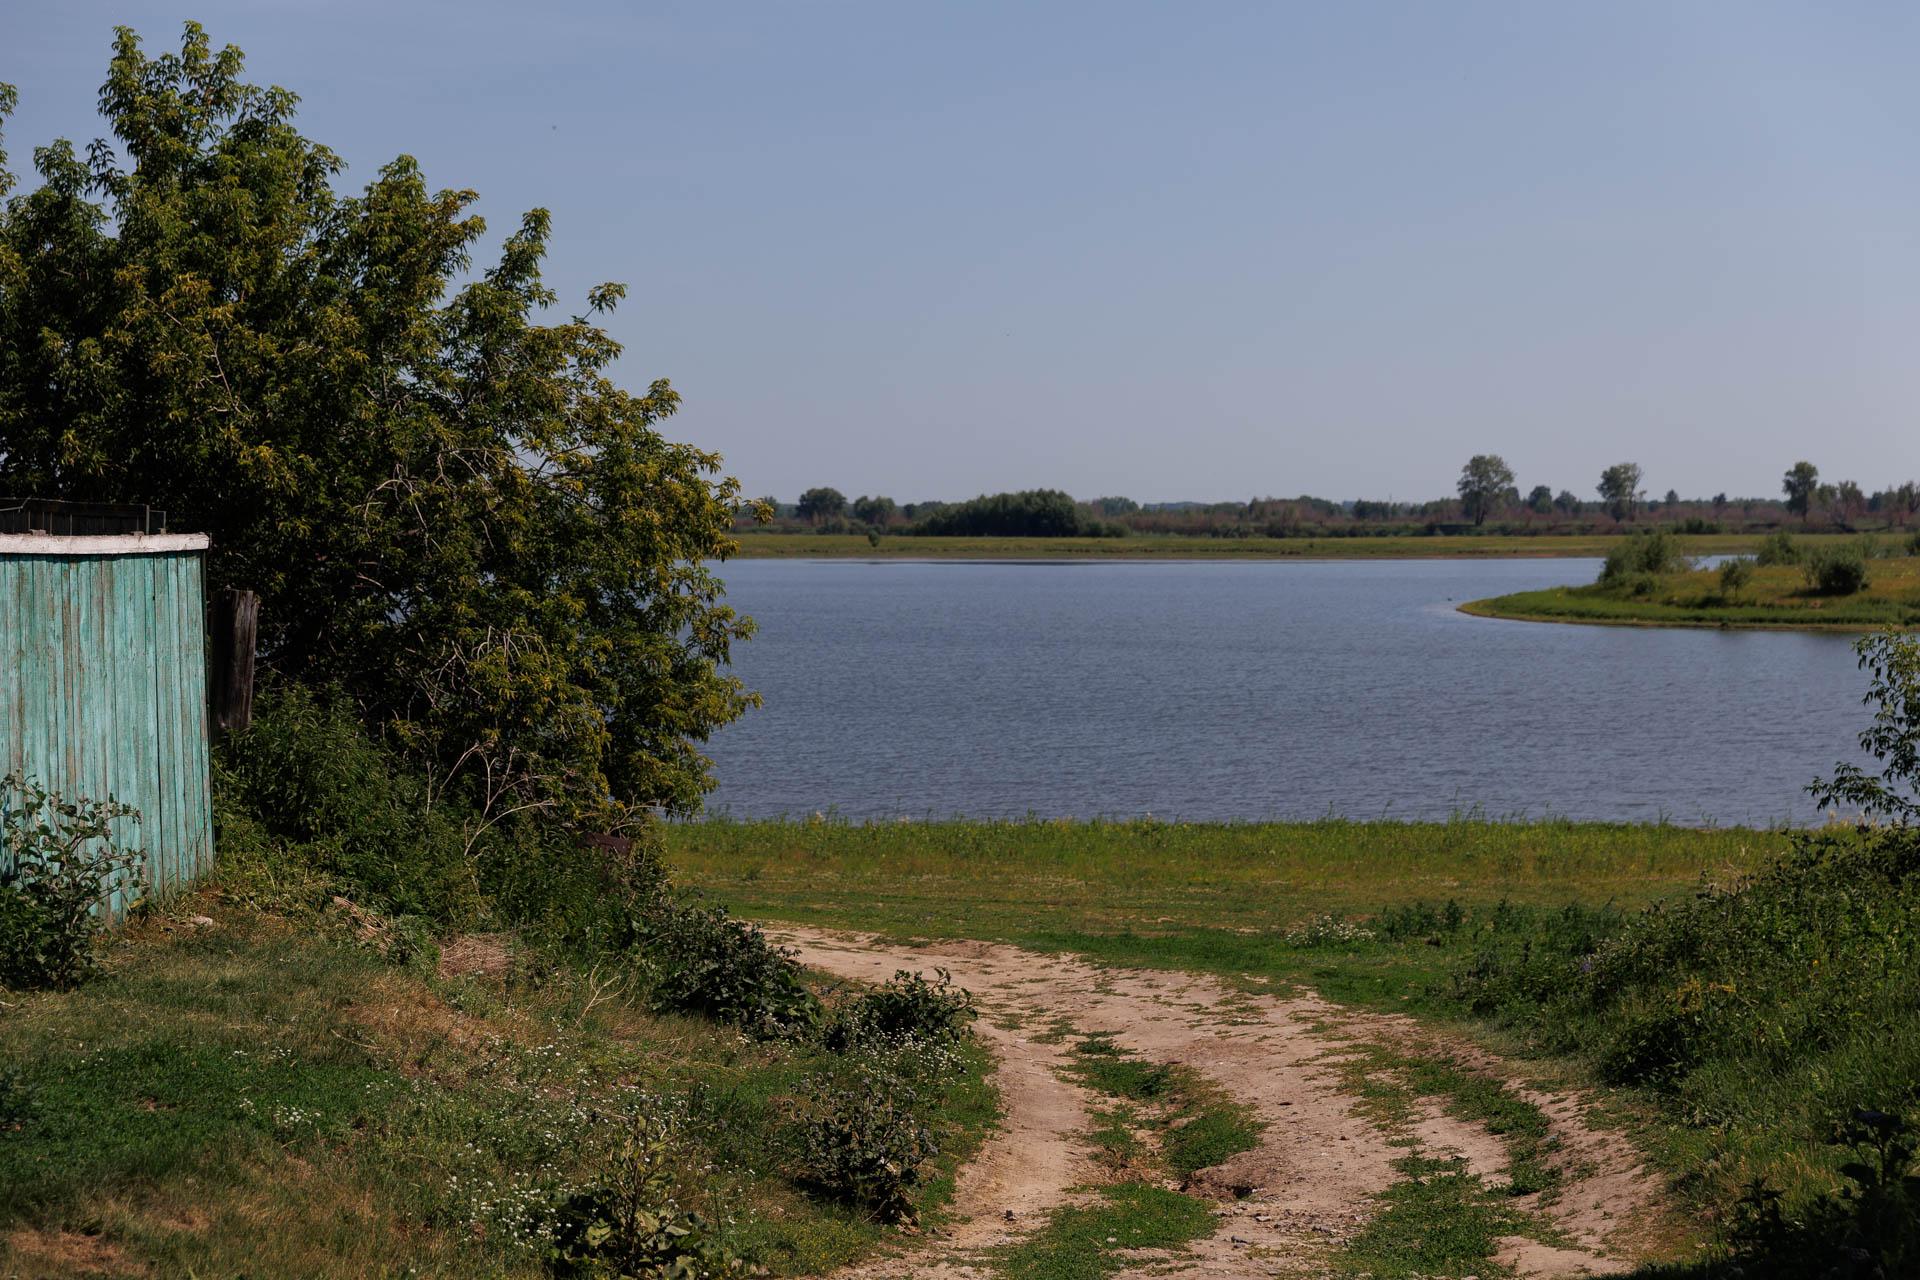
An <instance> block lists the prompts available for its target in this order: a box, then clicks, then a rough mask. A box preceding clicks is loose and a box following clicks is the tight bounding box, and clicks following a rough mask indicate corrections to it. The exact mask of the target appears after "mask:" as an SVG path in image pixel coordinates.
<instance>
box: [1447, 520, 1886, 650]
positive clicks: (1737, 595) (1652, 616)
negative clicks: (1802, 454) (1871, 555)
mask: <svg viewBox="0 0 1920 1280" xmlns="http://www.w3.org/2000/svg"><path fill="white" fill-rule="evenodd" d="M1809 541H1811V540H1810V539H1809ZM1688 554H1698V553H1696V552H1688ZM1866 566H1867V575H1868V582H1867V585H1866V587H1865V588H1864V589H1862V590H1860V591H1858V592H1855V593H1853V594H1851V595H1844V596H1835V595H1824V594H1821V593H1820V592H1818V591H1816V590H1814V589H1812V588H1811V587H1810V586H1809V585H1808V583H1807V581H1806V576H1805V574H1804V573H1803V571H1802V570H1801V568H1800V567H1799V566H1797V565H1767V566H1760V567H1758V568H1755V569H1753V570H1752V572H1751V581H1750V582H1748V583H1747V584H1746V585H1744V586H1743V587H1741V588H1740V589H1738V590H1737V591H1729V589H1728V588H1727V587H1726V585H1725V584H1724V583H1723V582H1722V581H1721V578H1720V575H1719V574H1718V573H1717V572H1715V571H1714V570H1708V569H1702V570H1695V571H1693V572H1690V573H1679V574H1674V575H1671V576H1669V577H1665V578H1661V579H1659V580H1657V582H1655V583H1653V584H1650V585H1651V588H1652V589H1651V590H1649V591H1647V592H1645V593H1635V592H1633V591H1631V590H1627V589H1623V588H1620V587H1614V586H1609V585H1606V584H1604V583H1594V584H1591V585H1588V586H1578V587H1550V588H1548V589H1546V590H1544V591H1518V592H1514V593H1513V594H1511V595H1504V596H1494V597H1491V598H1489V599H1485V600H1470V601H1468V602H1467V603H1465V604H1463V605H1461V606H1460V612H1462V613H1468V614H1472V615H1474V616H1475V617H1480V618H1503V619H1506V620H1508V621H1513V622H1572V623H1590V624H1595V625H1600V626H1627V627H1713V628H1725V629H1729V630H1734V629H1738V630H1755V631H1873V630H1878V629H1880V628H1882V627H1901V628H1912V627H1915V626H1920V557H1916V556H1903V557H1898V558H1893V559H1877V560H1871V561H1867V562H1866Z"/></svg>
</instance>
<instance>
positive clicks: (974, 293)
mask: <svg viewBox="0 0 1920 1280" xmlns="http://www.w3.org/2000/svg"><path fill="white" fill-rule="evenodd" d="M188 17H193V18H196V19H198V20H199V21H201V22H203V23H205V24H206V26H207V27H208V29H209V32H210V34H211V35H212V37H213V39H214V40H215V41H216V42H232V43H235V44H238V45H239V46H240V47H241V48H243V49H244V50H245V51H246V53H247V55H248V66H249V73H250V76H251V77H252V78H253V79H255V80H259V81H264V82H272V83H277V84H281V85H284V86H286V87H288V88H290V89H293V90H294V91H295V92H297V93H299V94H300V95H301V96H302V99H303V106H302V112H301V121H302V125H303V127H304V129H305V130H306V132H308V133H309V134H310V135H311V136H313V137H315V138H317V139H319V140H321V141H323V142H325V143H327V144H328V145H330V146H332V147H333V148H334V149H335V150H337V151H339V152H340V153H341V154H342V155H343V156H345V157H346V159H347V160H348V161H349V163H350V165H351V166H352V167H351V170H350V172H349V173H348V175H347V176H346V178H345V179H344V180H343V185H344V186H357V185H359V184H360V183H361V182H364V181H365V179H366V178H367V176H368V175H369V174H370V173H371V172H372V171H373V169H374V168H375V167H376V166H377V165H379V164H380V163H382V162H384V161H385V160H387V159H389V158H391V157H392V156H394V155H396V154H399V153H402V152H404V153H408V154H411V155H414V156H417V157H418V158H419V159H420V160H421V162H422V164H423V165H424V167H425V170H426V173H427V176H428V180H429V181H430V182H432V183H433V184H435V185H439V186H448V187H472V188H474V189H477V190H478V191H479V192H480V193H481V202H480V210H481V212H482V213H484V214H485V215H487V217H488V219H489V222H490V226H491V228H492V230H493V231H494V232H495V233H500V232H504V231H506V230H508V229H509V228H511V226H512V225H513V224H514V223H515V221H516V220H517V218H518V216H519V214H520V212H521V211H522V210H523V209H525V208H527V207H530V206H533V205H543V206H546V207H548V208H550V209H551V210H552V211H553V213H554V222H555V240H554V251H553V255H552V259H551V270H550V279H551V280H552V282H553V283H554V284H555V286H556V287H557V288H558V289H559V290H560V291H561V294H562V296H563V297H564V298H565V299H566V300H567V302H566V304H565V305H566V306H567V307H569V308H571V307H574V306H577V305H578V301H577V300H579V299H580V298H582V297H583V295H584V293H585V290H586V288H587V287H588V286H589V285H591V284H593V283H596V282H598V281H601V280H621V281H625V282H626V283H628V284H629V285H630V286H631V290H632V291H631V294H630V296H629V300H628V302H627V303H626V304H625V305H624V306H623V308H622V309H621V311H620V312H619V313H618V314H617V315H616V316H615V318H614V319H613V321H612V324H611V328H612V329H613V330H614V331H615V333H616V335H617V336H618V337H620V338H621V339H622V340H623V341H624V342H625V343H626V344H627V354H626V357H625V358H624V360H623V362H622V366H621V368H622V373H623V376H624V377H625V378H626V379H627V380H628V381H630V382H631V383H633V384H636V385H638V384H643V383H644V382H645V381H647V380H648V379H650V378H652V377H654V376H661V375H664V376H666V377H669V378H671V379H672V380H673V382H674V384H675V385H676V386H677V387H678V388H679V389H680V391H681V393H682V394H683V395H684V396H685V398H686V407H685V409H684V411H683V413H682V414H681V416H680V417H678V418H676V419H675V420H674V421H673V423H672V424H671V425H670V428H669V430H670V432H671V433H673V434H677V435H679V436H681V437H683V438H686V439H690V440H692V441H695V442H696V443H699V444H701V445H702V446H704V447H708V448H713V449H717V450H719V451H721V452H722V453H724V454H725V455H726V458H727V463H728V469H729V470H730V471H732V472H733V473H735V474H737V475H739V476H740V478H741V479H742V481H743V482H744V483H745V484H746V486H747V487H748V489H749V490H750V491H752V492H754V493H773V494H775V495H778V496H782V497H788V498H791V497H792V496H793V495H794V494H796V493H797V492H798V491H799V490H800V489H801V488H803V487H806V486H809V485H813V484H821V483H830V484H834V485H836V486H838V487H840V488H842V489H844V490H846V491H847V492H848V493H849V494H854V493H858V492H881V493H888V494H891V495H893V496H895V497H896V498H899V499H901V500H903V501H907V500H912V499H915V498H922V497H949V498H953V497H964V496H969V495H971V494H973V493H976V492H980V491H983V490H993V489H1002V488H1014V487H1028V486H1036V485H1050V486H1057V487H1060V488H1065V489H1068V490H1070V491H1072V492H1074V493H1076V494H1079V495H1081V496H1085V497H1091V496H1094V495H1096V494H1112V493H1119V494H1127V495H1131V496H1133V497H1136V498H1140V499H1143V500H1154V499H1175V498H1208V499H1225V498H1239V499H1245V498H1247V497H1251V496H1254V495H1265V494H1276V495H1291V494H1297V493H1300V492H1312V493H1317V494H1323V495H1326V496H1331V497H1372V498H1385V497H1399V498H1410V497H1412V498H1418V497H1429V496H1436V495H1439V494H1441V493H1444V492H1447V491H1448V490H1450V489H1451V487H1452V484H1453V480H1454V478H1455V476H1456V475H1457V474H1458V471H1459V468H1460V464H1461V462H1462V461H1464V459H1465V458H1466V457H1467V455H1469V454H1471V453H1476V452H1483V451H1490V452H1497V453H1500V454H1502V455H1504V456H1505V457H1506V458H1507V460H1508V461H1509V462H1510V463H1511V464H1512V465H1513V466H1514V469H1515V470H1516V472H1517V473H1518V476H1519V479H1520V482H1521V484H1522V485H1523V487H1531V486H1532V485H1533V484H1536V483H1545V484H1549V485H1552V486H1553V487H1555V488H1556V489H1558V488H1561V487H1566V488H1571V489H1574V490H1575V491H1577V492H1580V493H1582V494H1587V495H1591V493H1592V490H1593V485H1594V482H1595V481H1596V480H1597V478H1598V476H1599V473H1600V470H1601V469H1602V467H1604V466H1605V465H1607V464H1608V463H1611V462H1616V461H1620V460H1622V459H1633V460H1637V461H1639V462H1640V463H1641V464H1642V466H1643V467H1644V468H1645V473H1646V478H1647V483H1648V485H1649V487H1650V488H1652V489H1653V490H1654V491H1655V492H1656V493H1659V492H1664V491H1665V490H1666V489H1667V488H1668V487H1670V486H1671V487H1675V488H1678V489H1679V490H1680V491H1681V492H1682V493H1686V494H1701V495H1706V494H1711V493H1713V492H1715V491H1718V490H1727V491H1730V492H1733V493H1735V494H1747V493H1752V494H1770V493H1773V492H1776V491H1777V490H1778V486H1779V476H1780V473H1781V471H1783V470H1784V469H1785V467H1786V466H1787V465H1788V464H1789V463H1791V462H1792V461H1794V460H1795V459H1796V458H1800V457H1809V458H1811V459H1813V460H1814V461H1815V462H1816V463H1817V464H1819V466H1820V467H1821V469H1822V472H1823V473H1824V474H1825V475H1826V476H1828V477H1829V478H1833V479H1840V478H1854V479H1857V480H1859V481H1860V482H1861V483H1862V484H1863V485H1865V486H1866V487H1868V488H1869V489H1872V488H1878V487H1882V486H1884V485H1887V484H1892V483H1895V482H1898V481H1900V480H1904V479H1908V478H1910V477H1914V476H1920V443H1917V442H1920V433H1917V432H1916V431H1915V429H1914V418H1915V410H1916V404H1917V402H1920V396H1917V395H1916V392H1920V359H1916V355H1920V344H1917V343H1916V339H1917V338H1920V166H1917V165H1916V162H1915V154H1914V153H1915V142H1914V139H1915V138H1916V137H1920V128H1917V127H1916V126H1920V75H1916V74H1915V73H1914V69H1915V67H1916V66H1920V7H1916V6H1912V5H1900V4H1887V5H1870V4H1853V5H1847V4H1813V3H1808V4H1802V5H1778V4H1772V3H1766V2H1764V0H1751V2H1744V3H1737V4H1735V3H1704V2H1701V3H1683V4H1636V3H1604V4H1603V3H1593V4H1585V5H1575V4H1558V3H1556V4H1534V3H1530V2H1527V3H1523V2H1521V0H1515V2H1514V3H1508V4H1479V3H1448V4H1387V3H1374V2H1371V0H1355V2H1354V3H1324V4H1305V3H1297V4H1244V5H1243V4H1230V3H1202V4H1178V5H1176V4H1171V3H1169V4H1162V5H1142V4H1126V3H1100V4H1091V3H1089V4H1075V5H1068V4H1050V5H1031V4H993V3H966V4H960V3H953V4H947V5H933V4H922V3H899V2H898V0H891V2H884V3H834V2H831V0H820V2H818V3H809V4H798V3H793V4H779V5H755V4H726V5H716V4H659V5H647V4H616V3H567V2H565V0H552V2H551V3H547V4H544V5H538V6H534V5H525V4H505V3H494V2H491V0H462V2H460V3H410V2H408V0H388V2H387V3H378V4H376V3H368V2H366V0H327V2H326V3H320V2H318V0H249V2H246V3H236V2H233V0H225V2H222V3H200V4H197V5H194V6H193V7H191V8H183V7H180V6H178V5H177V4H165V3H151V2H149V0H122V2H120V3H115V4H103V3H95V2H94V0H65V2H62V3H51V2H47V0H39V2H36V0H13V2H12V3H9V4H7V5H6V6H5V7H4V8H0V80H8V81H11V82H13V83H15V84H17V85H18V86H19V89H20V92H21V105H20V110H19V112H18V113H17V115H16V117H15V119H14V121H13V122H12V124H11V126H10V128H9V130H8V148H9V150H10V152H11V153H12V155H13V158H14V163H15V165H16V166H17V167H18V166H22V165H24V163H25V161H26V158H27V156H28V154H29V152H30V149H31V147H33V146H35V145H38V144H40V143H42V142H45V141H47V140H48V139H50V138H52V137H55V136H67V137H72V138H74V139H76V140H79V139H85V138H90V137H92V136H93V135H94V134H96V133H98V132H100V131H101V125H100V122H99V120H98V117H97V116H96V115H95V114H94V111H93V101H94V95H95V91H96V89H97V88H98V85H99V83H100V80H101V79H102V77H103V75H104V69H105V64H106V58H107V55H108V51H109V42H110V39H111V29H112V27H113V25H114V24H115V23H126V24H129V25H132V26H134V27H135V28H136V29H138V30H139V31H140V32H141V33H142V34H143V35H144V37H145V38H146V42H147V44H148V47H149V48H150V49H156V50H157V49H160V48H163V47H168V46H170V45H172V44H173V43H174V42H175V41H176V40H177V37H178V30H179V26H180V24H181V22H182V21H184V20H185V19H186V18H188Z"/></svg>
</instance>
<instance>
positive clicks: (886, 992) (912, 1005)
mask: <svg viewBox="0 0 1920 1280" xmlns="http://www.w3.org/2000/svg"><path fill="white" fill-rule="evenodd" d="M975 1016H976V1014H975V1011H974V1008H973V996H972V994H971V993H969V992H968V991H967V990H966V989H965V988H962V987H957V986H955V985H954V984H953V975H952V974H950V973H948V972H947V971H946V970H945V969H936V970H934V980H933V981H932V982H929V981H927V980H926V979H925V978H923V977H921V976H920V975H919V974H917V973H909V972H907V971H906V970H905V969H902V970H900V971H899V972H897V973H895V974H894V975H893V978H892V980H891V981H889V982H888V983H887V984H886V985H885V986H882V987H876V988H875V989H873V990H871V991H868V992H866V993H865V994H863V995H861V996H860V997H858V998H857V999H855V1000H852V1001H849V1002H848V1003H847V1004H845V1005H842V1006H841V1007H840V1008H839V1009H837V1010H835V1011H834V1014H833V1017H832V1018H830V1019H829V1020H828V1022H827V1024H826V1026H825V1028H824V1030H823V1034H822V1039H823V1041H824V1043H825V1044H826V1046H827V1048H829V1049H831V1050H833V1051H834V1052H835V1053H848V1052H852V1051H854V1050H857V1049H860V1048H861V1047H863V1046H869V1045H872V1044H875V1043H876V1042H882V1041H888V1040H903V1039H904V1040H915V1041H920V1042H922V1043H926V1044H948V1045H950V1044H956V1043H958V1042H959V1041H960V1040H961V1039H963V1038H964V1037H965V1036H966V1034H967V1026H968V1024H969V1023H971V1022H972V1021H973V1019H974V1018H975Z"/></svg>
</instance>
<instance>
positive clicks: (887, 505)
mask: <svg viewBox="0 0 1920 1280" xmlns="http://www.w3.org/2000/svg"><path fill="white" fill-rule="evenodd" d="M897 509H898V508H897V507H896V505H895V503H894V501H893V499H892V498H882V497H873V498H870V497H868V496H867V495H865V494H861V495H860V496H859V497H857V498H855V499H854V500H853V518H854V519H856V520H858V521H859V522H860V523H861V524H870V525H875V526H878V527H879V528H882V529H884V528H886V526H887V525H888V524H889V523H890V522H891V521H892V520H893V513H894V512H895V511H896V510H897Z"/></svg>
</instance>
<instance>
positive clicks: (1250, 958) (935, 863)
mask: <svg viewBox="0 0 1920 1280" xmlns="http://www.w3.org/2000/svg"><path fill="white" fill-rule="evenodd" d="M1785 844H1786V838H1785V837H1784V836H1783V835H1781V834H1780V833H1777V832H1771V831H1756V830H1752V829H1748V828H1721V829H1705V830H1703V829H1697V828H1689V827H1678V826H1661V825H1646V826H1631V825H1621V824H1612V823H1580V822H1524V823H1508V822H1486V821H1477V820H1466V819H1462V820H1459V821H1454V822H1444V823H1403V822H1349V821H1340V820H1334V821H1322V822H1303V823H1170V822H1156V821H1152V820H1143V821H1133V822H1069V821H1038V820H1036V821H1014V822H896V823H888V822H875V823H847V822H835V821H812V822H733V821H709V822H700V823H691V824H679V825H675V826H672V827H670V828H669V829H668V856H669V860H670V861H671V863H672V865H673V868H674V871H675V873H676V875H678V876H679V877H681V878H682V880H683V881H684V882H685V883H688V884H691V885H697V886H700V887H702V888H706V889H709V890H711V891H712V892H714V893H716V894H717V895H718V896H720V897H721V898H723V899H724V900H726V901H728V902H730V903H734V904H737V905H739V906H740V907H741V908H742V909H743V910H746V911H749V912H751V913H753V914H755V915H758V916H767V917H772V918H776V919H788V920H799V921H806V922H811V923H816V924H825V925H836V926H844V927H851V928H867V929H877V930H887V931H896V932H900V933H903V934H920V935H928V936H945V937H972V938H980V937H985V938H997V939H1003V940H1006V941H1011V942H1026V943H1031V944H1034V945H1041V946H1066V945H1069V943H1071V944H1072V945H1073V947H1074V949H1076V950H1091V951H1094V952H1096V953H1105V954H1110V955H1116V956H1117V954H1118V953H1119V952H1121V951H1126V952H1128V953H1130V954H1133V955H1135V956H1136V957H1137V956H1138V955H1139V954H1141V953H1144V952H1152V953H1153V954H1157V955H1161V956H1162V957H1163V960H1162V962H1163V963H1183V964H1190V965H1196V966H1197V967H1200V968H1205V969H1209V970H1212V971H1215V972H1235V973H1237V972H1247V971H1260V968H1261V966H1259V965H1257V964H1255V963H1253V962H1254V961H1255V960H1256V959H1257V957H1258V955H1259V954H1260V952H1261V950H1262V948H1264V947H1266V946H1268V945H1269V944H1270V943H1271V942H1273V941H1274V940H1275V939H1277V938H1278V937H1279V936H1280V934H1281V933H1283V932H1284V931H1285V930H1286V929H1287V928H1288V927H1290V926H1293V925H1296V924H1298V923H1300V922H1302V921H1306V920H1309V919H1311V918H1314V917H1317V916H1320V915H1323V914H1326V913H1334V914H1348V913H1366V912H1373V911H1377V910H1379V909H1380V908H1382V907H1385V906H1391V905H1398V904H1406V903H1411V902H1415V901H1425V902H1429V903H1433V904H1435V905H1440V904H1444V903H1445V902H1446V901H1448V900H1449V899H1452V900H1455V901H1457V902H1459V903H1461V904H1463V905H1477V906H1485V907H1492V906H1494V905H1496V904H1498V903H1500V902H1502V901H1506V902H1508V903H1510V904H1512V905H1515V906H1526V907H1543V908H1551V907H1558V906H1560V905H1562V904H1564V903H1565V902H1567V901H1569V900H1572V899H1578V900H1580V901H1582V902H1589V903H1595V904H1598V903H1605V902H1613V903H1616V904H1619V905H1621V906H1623V907H1637V906H1640V905H1643V904H1645V903H1647V902H1649V901H1652V900H1653V899H1655V898H1658V897H1664V896H1666V895H1668V894H1672V893H1676V892H1682V891H1684V890H1686V889H1689V888H1691V887H1693V886H1694V885H1696V884H1698V883H1699V881H1700V879H1701V877H1702V876H1703V875H1707V876H1715V877H1723V878H1724V877H1726V876H1730V875H1733V874H1736V873H1738V872H1739V871H1741V870H1744V869H1746V868H1749V867H1752V866H1754V865H1757V864H1758V863H1759V862H1761V861H1763V860H1764V859H1765V858H1767V857H1769V856H1771V855H1772V854H1774V853H1776V852H1778V851H1779V850H1780V849H1781V848H1783V847H1784V846H1785ZM1149 942H1150V943H1151V945H1147V944H1148V943H1149ZM1176 952H1178V953H1181V956H1182V957H1183V958H1178V959H1176V958H1175V953H1176ZM1278 954H1280V951H1279V950H1276V955H1278ZM1284 954H1285V955H1286V956H1287V957H1292V956H1293V955H1294V952H1293V951H1292V950H1291V949H1284ZM1230 955H1232V956H1235V957H1238V958H1237V959H1232V960H1229V958H1228V957H1229V956H1230ZM1209 956H1211V958H1208V957H1209ZM1243 962H1245V963H1243ZM1284 963H1286V964H1288V965H1292V964H1293V961H1292V960H1291V959H1288V960H1286V961H1285V962H1284ZM1235 965H1238V966H1239V967H1238V968H1235V967H1234V966H1235Z"/></svg>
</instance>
